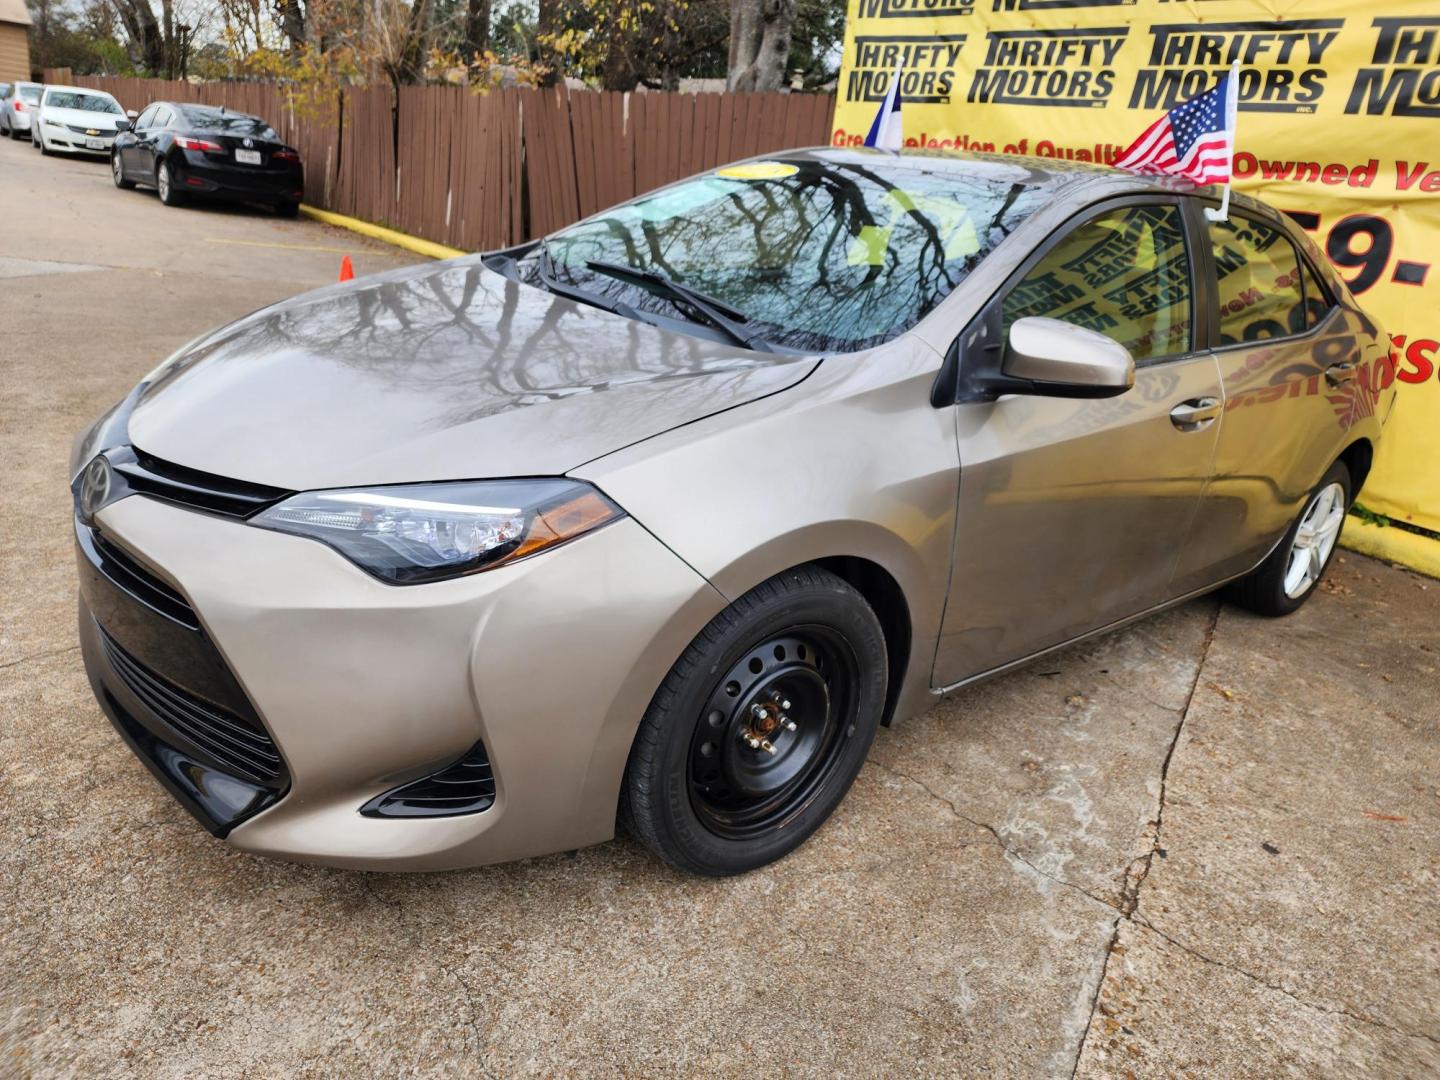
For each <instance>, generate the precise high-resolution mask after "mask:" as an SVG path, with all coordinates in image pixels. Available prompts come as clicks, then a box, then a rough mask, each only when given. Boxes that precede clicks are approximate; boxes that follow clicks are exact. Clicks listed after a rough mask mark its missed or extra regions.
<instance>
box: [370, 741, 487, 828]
mask: <svg viewBox="0 0 1440 1080" xmlns="http://www.w3.org/2000/svg"><path fill="white" fill-rule="evenodd" d="M494 803H495V775H494V773H492V772H491V771H490V758H489V756H488V755H487V754H486V753H485V745H484V744H483V743H476V744H475V745H474V746H473V747H471V749H470V752H469V753H468V754H466V755H465V756H464V757H462V758H461V759H460V760H459V761H457V762H455V763H454V764H453V765H447V766H446V767H445V768H443V769H441V770H440V771H439V772H437V773H431V774H430V775H429V776H423V777H421V778H420V779H419V780H412V781H411V782H410V783H408V784H405V785H404V786H402V787H398V788H394V789H393V790H391V791H387V792H386V793H385V794H384V795H380V796H377V797H376V798H374V799H371V800H370V801H369V802H368V803H366V804H365V805H364V806H362V807H361V808H360V812H361V813H362V814H364V815H365V816H366V817H451V816H454V815H457V814H478V813H480V812H481V811H482V810H489V809H490V807H491V806H493V805H494Z"/></svg>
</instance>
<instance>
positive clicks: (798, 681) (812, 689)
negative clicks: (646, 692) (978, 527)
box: [620, 566, 888, 875]
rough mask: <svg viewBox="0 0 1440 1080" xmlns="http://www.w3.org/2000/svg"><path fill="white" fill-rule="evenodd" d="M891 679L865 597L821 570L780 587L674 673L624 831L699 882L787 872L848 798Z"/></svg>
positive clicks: (630, 789) (633, 760) (729, 622)
mask: <svg viewBox="0 0 1440 1080" xmlns="http://www.w3.org/2000/svg"><path fill="white" fill-rule="evenodd" d="M887 679H888V672H887V670H886V650H885V636H884V632H883V630H882V629H881V627H880V623H879V620H878V619H876V617H875V613H874V612H873V611H871V609H870V607H869V605H868V604H866V602H865V600H864V598H863V597H862V596H861V595H860V594H859V593H858V592H856V591H855V589H853V588H852V587H851V586H850V585H848V584H847V583H846V582H845V581H843V580H842V579H840V578H839V577H837V576H835V575H834V574H831V573H829V572H828V571H826V570H823V569H821V568H819V567H814V566H804V567H800V568H798V569H796V570H791V571H787V572H786V573H784V574H781V575H779V576H778V577H775V578H772V579H771V580H770V581H767V582H765V583H764V584H762V585H760V586H759V587H757V588H756V589H753V590H752V591H751V592H749V593H747V594H745V596H743V597H741V598H740V599H739V600H737V601H736V602H735V603H734V604H732V605H731V606H730V607H729V608H727V609H726V610H725V611H723V612H721V613H720V614H719V615H717V616H716V617H715V618H714V619H713V620H712V621H711V622H710V624H709V625H708V626H707V627H706V628H705V630H704V631H703V632H702V633H701V634H700V635H699V636H698V637H697V638H696V639H695V641H694V642H692V643H691V645H690V647H689V648H688V649H687V650H686V651H685V654H684V655H683V656H682V657H681V658H680V659H679V660H678V661H677V662H676V664H675V666H674V667H673V668H671V670H670V673H669V675H668V676H667V677H666V679H665V682H664V683H663V684H662V685H661V687H660V689H659V691H657V693H656V695H655V699H654V701H652V703H651V705H650V708H649V710H647V712H646V714H645V718H644V719H643V720H642V722H641V724H640V730H639V731H638V732H637V734H636V737H635V743H634V745H633V746H632V748H631V753H630V761H629V764H628V765H627V767H626V773H625V788H624V791H623V793H622V798H621V807H620V816H621V821H622V823H623V824H624V826H625V827H626V829H627V830H628V831H629V832H630V833H632V834H633V835H635V836H636V837H638V838H639V839H640V840H642V841H643V842H644V843H645V844H646V845H648V846H649V847H650V848H651V849H652V850H654V851H655V852H656V853H657V854H659V855H660V856H661V857H662V858H664V859H666V860H667V861H668V862H670V863H671V864H673V865H675V866H677V867H680V868H681V869H684V870H689V871H691V872H694V873H700V874H709V875H723V874H735V873H742V872H744V871H746V870H751V869H754V868H755V867H758V866H763V865H765V864H766V863H769V862H772V861H774V860H775V859H778V858H780V857H781V856H783V855H785V854H787V853H789V852H790V851H792V850H794V849H795V848H796V847H798V846H799V845H800V844H801V843H803V842H804V840H805V839H806V838H807V837H808V836H809V835H810V834H811V833H812V832H814V831H815V830H816V829H817V828H819V827H820V825H821V824H822V823H823V822H824V821H825V819H826V818H827V817H829V816H830V813H831V811H833V810H834V809H835V807H836V806H837V805H839V803H840V800H841V799H843V798H844V796H845V793H846V791H848V790H849V788H850V784H851V782H852V781H853V780H854V778H855V774H856V773H857V772H859V770H860V766H861V765H862V764H863V762H864V760H865V755H866V754H867V753H868V752H869V749H870V743H871V741H872V740H873V739H874V737H875V731H876V729H877V728H878V727H879V723H880V716H881V712H882V710H883V707H884V701H885V688H886V683H887Z"/></svg>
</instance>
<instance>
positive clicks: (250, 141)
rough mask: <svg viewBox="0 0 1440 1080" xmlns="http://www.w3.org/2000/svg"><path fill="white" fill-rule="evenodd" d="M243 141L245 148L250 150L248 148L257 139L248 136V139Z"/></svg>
mask: <svg viewBox="0 0 1440 1080" xmlns="http://www.w3.org/2000/svg"><path fill="white" fill-rule="evenodd" d="M243 143H244V146H245V149H247V150H248V149H250V147H252V146H254V145H255V140H254V139H251V138H246V139H244V140H243Z"/></svg>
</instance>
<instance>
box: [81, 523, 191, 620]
mask: <svg viewBox="0 0 1440 1080" xmlns="http://www.w3.org/2000/svg"><path fill="white" fill-rule="evenodd" d="M79 528H80V529H85V531H86V537H85V538H86V539H88V540H89V541H90V543H91V544H92V545H93V546H94V549H95V555H96V556H97V558H96V560H95V563H96V565H97V566H98V567H99V569H100V572H101V573H102V574H104V575H105V576H106V577H107V578H109V580H110V581H111V582H112V583H113V584H114V585H116V586H117V587H118V588H120V589H123V590H124V591H125V593H126V595H128V596H131V597H133V598H134V599H136V600H138V601H140V603H142V604H144V605H145V606H146V607H148V608H149V609H150V610H151V611H155V612H158V613H160V614H161V615H164V616H165V617H166V618H167V619H170V620H171V621H173V622H177V623H179V624H180V625H181V626H184V627H186V628H187V629H190V630H199V629H200V618H199V616H197V615H196V614H195V609H194V608H192V607H191V606H190V605H189V603H188V602H186V600H185V598H184V597H183V596H181V595H180V594H179V593H178V592H176V591H175V590H174V589H173V588H171V587H170V585H169V584H167V583H166V582H164V581H162V580H161V579H160V578H158V577H157V576H156V575H154V574H152V573H151V572H150V571H149V570H147V569H146V568H145V567H144V566H142V565H140V563H139V562H137V561H136V560H135V559H133V558H131V557H130V555H129V554H128V553H127V552H126V551H125V550H124V549H123V548H121V547H120V546H119V545H117V544H113V543H111V542H110V541H109V540H108V539H106V538H105V536H104V534H102V533H101V532H100V531H99V530H98V529H86V527H85V526H84V525H80V526H79Z"/></svg>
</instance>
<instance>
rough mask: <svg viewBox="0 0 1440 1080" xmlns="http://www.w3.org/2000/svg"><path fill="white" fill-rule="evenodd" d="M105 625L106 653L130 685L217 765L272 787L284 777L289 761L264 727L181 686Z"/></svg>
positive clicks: (150, 706) (244, 777) (156, 714)
mask: <svg viewBox="0 0 1440 1080" xmlns="http://www.w3.org/2000/svg"><path fill="white" fill-rule="evenodd" d="M99 629H100V643H101V645H102V646H103V648H104V650H105V658H106V660H108V661H109V662H110V666H111V668H112V669H114V671H115V674H116V675H118V676H119V677H120V680H121V682H123V683H124V684H125V687H126V688H127V689H128V690H129V691H130V692H131V693H132V694H134V695H135V697H136V698H137V699H138V700H139V701H140V702H141V704H143V705H144V706H145V707H146V708H147V709H149V710H150V711H151V712H152V713H154V714H155V716H156V717H157V718H159V719H160V720H161V721H162V722H163V723H164V724H165V725H166V726H167V727H169V728H170V729H171V730H172V731H174V732H175V734H176V735H178V736H180V737H181V738H182V739H183V740H184V741H185V742H186V743H188V744H189V745H190V746H191V747H193V748H194V749H195V750H196V751H198V752H199V753H200V754H202V755H203V756H204V757H206V758H208V759H209V760H210V762H211V763H212V764H213V765H214V766H215V767H216V768H218V769H220V770H221V771H223V772H226V773H230V774H232V775H234V776H237V777H239V778H241V779H242V780H248V781H250V782H251V783H254V784H261V785H264V786H267V787H268V786H275V785H279V784H280V783H281V782H282V781H283V780H284V777H285V767H284V763H283V762H282V761H281V758H280V753H279V751H278V750H277V749H276V747H275V743H274V742H273V741H272V740H271V738H270V736H269V734H268V733H267V732H266V731H265V730H264V728H262V727H259V726H258V725H255V724H252V723H250V722H248V721H246V720H245V719H244V718H242V717H240V716H237V715H236V714H235V713H232V712H230V711H228V710H226V709H222V708H220V707H219V706H217V705H214V704H212V703H210V702H208V701H204V700H202V699H201V698H198V697H196V696H195V695H194V694H191V693H189V692H187V691H186V690H184V689H182V688H181V687H179V686H176V685H175V684H174V683H172V682H170V681H169V680H168V679H166V678H165V677H164V676H162V675H159V674H157V673H156V672H154V671H152V670H150V668H148V667H146V666H145V665H144V664H142V663H141V662H140V661H139V660H137V659H135V657H133V656H131V655H130V653H128V652H126V651H125V649H124V648H122V647H121V645H120V643H119V642H117V641H116V640H115V639H114V638H113V637H111V636H110V635H109V634H108V633H107V632H106V631H105V628H104V627H103V626H102V627H100V628H99Z"/></svg>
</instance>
